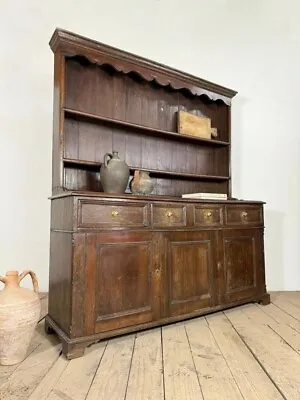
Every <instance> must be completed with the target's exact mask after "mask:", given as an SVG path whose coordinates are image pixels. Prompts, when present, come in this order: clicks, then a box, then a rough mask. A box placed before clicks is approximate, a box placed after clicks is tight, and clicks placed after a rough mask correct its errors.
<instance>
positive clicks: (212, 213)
mask: <svg viewBox="0 0 300 400" xmlns="http://www.w3.org/2000/svg"><path fill="white" fill-rule="evenodd" d="M194 224H195V226H203V227H204V226H216V225H222V224H223V207H220V206H214V205H199V206H198V205H197V206H196V205H195V206H194Z"/></svg>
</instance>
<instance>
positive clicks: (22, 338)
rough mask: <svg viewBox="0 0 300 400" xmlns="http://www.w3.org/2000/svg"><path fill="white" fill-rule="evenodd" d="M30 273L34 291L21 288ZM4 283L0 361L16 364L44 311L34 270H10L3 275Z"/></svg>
mask: <svg viewBox="0 0 300 400" xmlns="http://www.w3.org/2000/svg"><path fill="white" fill-rule="evenodd" d="M28 274H29V275H30V276H31V279H32V283H33V288H34V291H32V290H30V289H25V288H21V287H20V282H21V280H22V279H23V278H25V276H26V275H28ZM0 281H1V282H3V283H4V284H5V287H4V289H3V290H1V291H0V364H2V365H14V364H18V363H20V362H21V361H23V360H24V358H25V356H26V353H27V350H28V347H29V344H30V341H31V339H32V336H33V333H34V330H35V327H36V325H37V323H38V320H39V317H40V313H41V302H40V298H39V295H38V290H39V288H38V282H37V279H36V276H35V273H34V272H32V271H24V272H22V274H20V275H19V274H18V271H8V272H7V273H6V276H1V277H0Z"/></svg>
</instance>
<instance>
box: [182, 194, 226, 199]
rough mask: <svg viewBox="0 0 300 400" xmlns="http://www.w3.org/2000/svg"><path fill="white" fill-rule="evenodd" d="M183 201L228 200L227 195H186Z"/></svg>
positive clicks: (183, 196)
mask: <svg viewBox="0 0 300 400" xmlns="http://www.w3.org/2000/svg"><path fill="white" fill-rule="evenodd" d="M182 198H183V199H198V200H227V194H226V193H185V194H183V195H182Z"/></svg>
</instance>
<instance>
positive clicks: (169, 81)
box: [50, 29, 237, 105]
mask: <svg viewBox="0 0 300 400" xmlns="http://www.w3.org/2000/svg"><path fill="white" fill-rule="evenodd" d="M50 47H51V49H52V50H53V52H54V53H55V52H57V51H59V52H61V53H62V54H63V55H64V56H67V57H72V56H82V57H85V58H86V59H87V60H88V61H89V62H91V63H93V64H97V65H100V66H101V65H105V64H107V65H110V66H112V67H113V68H114V69H116V70H117V71H118V72H122V73H124V74H129V73H136V74H138V75H139V76H140V77H141V78H143V79H144V80H146V81H148V82H151V81H155V82H156V83H157V84H158V85H160V86H164V87H165V86H170V87H171V88H172V89H174V90H182V89H186V90H188V91H189V92H190V93H192V94H193V95H194V96H203V95H204V96H207V97H208V98H209V99H211V100H212V101H217V100H221V101H223V102H224V103H225V104H227V105H230V104H231V99H232V98H233V97H234V96H235V95H236V93H237V92H235V91H233V90H231V89H227V88H224V87H222V86H219V85H216V84H214V83H211V82H208V81H205V80H202V79H200V78H197V77H195V76H193V75H189V74H186V73H183V72H181V71H178V70H176V69H172V68H170V67H166V66H165V65H162V64H158V63H156V62H153V61H150V60H147V59H144V58H142V57H138V56H136V55H133V54H131V53H127V52H125V51H122V50H119V49H116V48H113V47H111V46H108V45H105V44H103V43H99V42H96V41H93V40H91V39H87V38H84V37H81V36H78V35H76V34H73V33H71V32H67V31H64V30H59V29H57V30H56V31H55V32H54V34H53V36H52V38H51V40H50Z"/></svg>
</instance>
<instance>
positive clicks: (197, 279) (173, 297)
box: [164, 231, 216, 316]
mask: <svg viewBox="0 0 300 400" xmlns="http://www.w3.org/2000/svg"><path fill="white" fill-rule="evenodd" d="M215 234H216V233H215V232H210V231H203V232H176V233H167V234H165V241H166V246H165V249H166V251H165V265H166V271H165V279H164V282H165V285H164V286H165V292H166V293H167V296H166V302H167V303H168V304H167V306H166V307H165V308H166V313H167V315H168V316H176V315H180V314H186V313H187V314H188V313H193V312H195V311H198V310H201V309H204V308H208V307H211V306H212V305H213V304H214V291H213V280H214V266H215V252H216V240H215Z"/></svg>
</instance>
